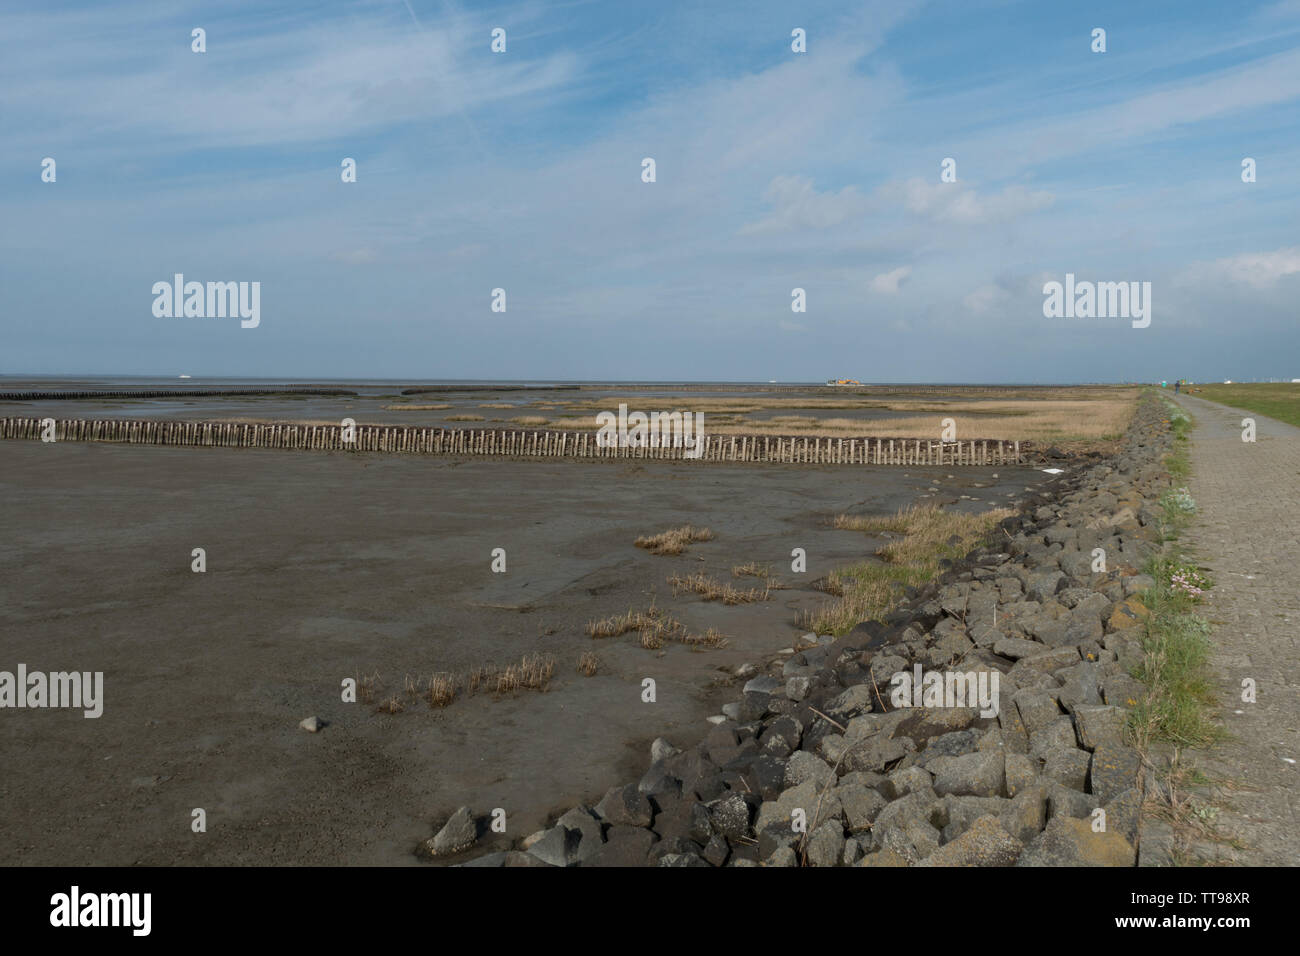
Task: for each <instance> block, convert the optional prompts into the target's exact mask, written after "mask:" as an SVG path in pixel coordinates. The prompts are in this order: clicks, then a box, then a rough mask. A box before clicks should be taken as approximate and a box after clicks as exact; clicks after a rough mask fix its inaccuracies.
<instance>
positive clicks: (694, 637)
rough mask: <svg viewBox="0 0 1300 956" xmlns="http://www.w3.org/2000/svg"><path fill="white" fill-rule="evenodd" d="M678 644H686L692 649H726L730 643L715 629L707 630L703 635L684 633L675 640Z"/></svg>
mask: <svg viewBox="0 0 1300 956" xmlns="http://www.w3.org/2000/svg"><path fill="white" fill-rule="evenodd" d="M677 640H678V642H679V643H682V644H686V645H688V646H690V647H693V648H700V647H726V646H727V644H729V643H730V642H729V641H728V640H727V639H726V638H725V637H723V636H722V634H721V633H719V631H718V629H717V628H713V627H711V628H709V629H708V630H707V631H705V632H704V633H703V634H687V633H684V634H682V635H681V636H680V637H678V638H677Z"/></svg>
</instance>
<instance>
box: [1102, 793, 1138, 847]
mask: <svg viewBox="0 0 1300 956" xmlns="http://www.w3.org/2000/svg"><path fill="white" fill-rule="evenodd" d="M1102 809H1104V810H1105V811H1106V829H1107V830H1110V831H1111V832H1112V833H1118V834H1119V835H1120V836H1122V837H1123V838H1124V839H1126V840H1128V842H1129V843H1132V844H1134V845H1136V844H1137V833H1138V824H1139V822H1140V819H1141V812H1142V795H1141V794H1140V793H1138V791H1137V789H1136V788H1133V789H1129V790H1124V791H1122V792H1120V794H1119V795H1118V796H1116V797H1115V798H1114V799H1113V800H1111V801H1110V802H1108V803H1107V804H1106V805H1105V806H1104V807H1103V808H1102Z"/></svg>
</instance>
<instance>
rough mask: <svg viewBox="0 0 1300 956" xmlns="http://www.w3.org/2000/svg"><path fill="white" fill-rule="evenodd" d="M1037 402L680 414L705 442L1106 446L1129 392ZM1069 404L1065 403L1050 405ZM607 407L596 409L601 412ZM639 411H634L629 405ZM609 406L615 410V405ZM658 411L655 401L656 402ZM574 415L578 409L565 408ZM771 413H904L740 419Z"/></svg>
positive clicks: (896, 403) (1121, 422)
mask: <svg viewBox="0 0 1300 956" xmlns="http://www.w3.org/2000/svg"><path fill="white" fill-rule="evenodd" d="M1049 394H1050V395H1052V397H1050V398H1048V397H1040V398H997V399H980V398H975V399H971V400H968V401H943V400H936V399H934V398H927V399H924V400H913V401H906V400H900V399H894V400H891V401H878V400H876V401H867V400H862V401H858V402H853V401H832V400H824V401H818V400H814V399H770V400H766V401H764V402H763V403H762V404H761V405H758V404H754V403H752V402H748V403H744V402H734V401H730V400H727V399H707V398H702V399H690V400H689V401H687V402H685V403H683V404H684V405H685V406H686V408H687V410H688V411H692V412H697V411H702V412H705V416H706V417H705V422H704V425H705V434H708V435H772V436H775V435H787V436H788V435H795V436H800V437H807V438H934V439H936V440H937V439H939V438H941V437H942V435H943V430H944V425H943V419H945V418H951V419H952V420H953V422H954V424H955V426H956V438H957V439H958V440H961V441H969V440H972V439H994V440H997V439H1002V440H1006V441H1035V442H1049V443H1069V442H1088V441H1109V440H1113V439H1115V438H1117V437H1119V436H1120V435H1122V434H1123V432H1124V430H1125V429H1126V428H1127V427H1128V424H1129V421H1130V420H1131V419H1132V417H1133V410H1134V408H1135V402H1136V398H1137V390H1136V389H1125V388H1111V389H1097V390H1095V391H1087V390H1083V389H1075V390H1069V389H1062V390H1059V391H1052V392H1050V393H1049ZM1058 396H1069V397H1058ZM625 401H627V402H628V403H629V406H630V407H634V408H635V407H652V408H653V407H655V406H654V405H653V404H647V403H653V402H654V401H655V400H654V399H653V398H640V399H637V398H629V399H626V400H625ZM611 402H613V400H603V401H601V402H599V403H594V404H598V405H600V407H601V408H602V409H604V408H606V407H607V406H609V405H610V404H611ZM633 403H640V404H633ZM615 404H616V403H615ZM660 404H662V399H660ZM571 407H572V408H575V409H577V410H579V411H580V410H581V409H582V407H583V406H579V405H575V406H571ZM774 408H781V409H785V408H790V409H888V410H890V411H897V412H911V413H913V414H909V415H906V416H903V417H891V418H871V417H864V418H848V417H843V416H840V417H823V416H816V415H793V414H791V415H773V416H770V417H764V418H757V417H740V416H742V415H745V414H747V413H751V412H757V411H761V410H764V409H766V410H771V409H774ZM533 423H535V424H536V425H537V426H538V427H541V426H543V425H545V426H546V427H548V428H554V429H565V430H572V431H596V430H597V429H598V428H599V425H598V423H597V422H596V418H595V416H594V415H578V416H565V417H563V418H558V419H551V420H547V419H545V418H542V417H540V416H537V417H536V418H535V419H534V420H533Z"/></svg>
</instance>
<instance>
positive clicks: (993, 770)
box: [929, 751, 1006, 797]
mask: <svg viewBox="0 0 1300 956" xmlns="http://www.w3.org/2000/svg"><path fill="white" fill-rule="evenodd" d="M1004 767H1005V760H1004V757H1003V755H1002V754H1001V753H998V752H996V751H984V752H976V753H973V754H965V755H963V756H961V757H940V758H938V759H937V760H934V761H932V762H931V763H930V765H929V770H930V772H931V773H933V774H934V775H935V776H934V792H935V793H937V794H938V795H939V796H943V795H945V794H949V793H951V794H953V795H956V796H962V795H969V796H975V797H996V796H1001V795H1002V794H1003V793H1005V792H1006V782H1005V778H1004Z"/></svg>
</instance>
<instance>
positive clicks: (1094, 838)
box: [1016, 817, 1137, 866]
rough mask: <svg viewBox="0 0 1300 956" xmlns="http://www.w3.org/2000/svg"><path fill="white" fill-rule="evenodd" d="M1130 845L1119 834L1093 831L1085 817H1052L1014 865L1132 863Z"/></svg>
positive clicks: (1114, 864) (1132, 852)
mask: <svg viewBox="0 0 1300 956" xmlns="http://www.w3.org/2000/svg"><path fill="white" fill-rule="evenodd" d="M1136 859H1137V852H1136V851H1135V850H1134V849H1133V845H1132V844H1131V843H1129V842H1128V840H1126V839H1124V838H1123V837H1122V836H1120V835H1119V834H1118V833H1115V832H1113V831H1106V832H1102V833H1094V832H1093V831H1092V826H1091V824H1090V823H1089V822H1088V821H1087V820H1076V819H1073V818H1071V817H1053V818H1052V819H1051V820H1050V821H1049V822H1048V824H1047V828H1046V829H1045V830H1043V832H1042V833H1040V834H1039V835H1038V836H1037V837H1035V838H1034V839H1033V840H1031V841H1030V843H1029V845H1028V846H1027V847H1025V851H1024V852H1023V853H1022V854H1021V855H1020V859H1019V861H1018V862H1017V863H1016V865H1017V866H1132V865H1133V864H1134V862H1135V860H1136Z"/></svg>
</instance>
